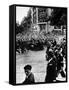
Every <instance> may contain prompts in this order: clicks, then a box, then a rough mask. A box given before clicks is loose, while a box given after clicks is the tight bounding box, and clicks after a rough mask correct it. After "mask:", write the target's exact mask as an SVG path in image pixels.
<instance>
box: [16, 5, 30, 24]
mask: <svg viewBox="0 0 69 90" xmlns="http://www.w3.org/2000/svg"><path fill="white" fill-rule="evenodd" d="M29 8H30V7H19V6H17V7H16V22H19V24H20V23H21V21H22V19H23V18H24V16H27V13H28V10H29Z"/></svg>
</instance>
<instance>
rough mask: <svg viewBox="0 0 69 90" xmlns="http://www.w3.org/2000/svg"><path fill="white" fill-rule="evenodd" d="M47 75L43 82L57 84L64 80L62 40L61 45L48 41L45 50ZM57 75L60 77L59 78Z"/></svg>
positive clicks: (64, 59)
mask: <svg viewBox="0 0 69 90" xmlns="http://www.w3.org/2000/svg"><path fill="white" fill-rule="evenodd" d="M46 60H47V61H48V65H47V75H46V78H45V82H51V83H52V82H58V81H63V78H65V79H66V40H64V39H63V43H60V44H57V42H56V41H55V40H54V41H50V42H49V44H48V46H47V50H46ZM59 74H60V75H61V77H62V80H61V79H58V78H59Z"/></svg>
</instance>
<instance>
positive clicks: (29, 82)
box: [23, 73, 35, 84]
mask: <svg viewBox="0 0 69 90" xmlns="http://www.w3.org/2000/svg"><path fill="white" fill-rule="evenodd" d="M34 83H35V79H34V75H33V73H31V74H30V75H29V76H28V77H27V78H26V79H25V81H24V82H23V84H34Z"/></svg>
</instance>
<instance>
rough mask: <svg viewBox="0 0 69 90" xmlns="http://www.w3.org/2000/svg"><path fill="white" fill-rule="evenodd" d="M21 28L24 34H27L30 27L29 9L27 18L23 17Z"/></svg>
mask: <svg viewBox="0 0 69 90" xmlns="http://www.w3.org/2000/svg"><path fill="white" fill-rule="evenodd" d="M21 27H22V28H23V31H24V32H27V31H28V30H29V29H30V27H31V9H29V11H28V14H27V17H24V18H23V20H22V22H21Z"/></svg>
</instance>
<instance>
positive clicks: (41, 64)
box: [16, 49, 47, 83]
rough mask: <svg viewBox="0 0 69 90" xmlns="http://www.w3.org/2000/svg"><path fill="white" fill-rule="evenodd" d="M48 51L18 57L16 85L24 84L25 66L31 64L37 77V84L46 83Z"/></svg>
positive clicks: (29, 52)
mask: <svg viewBox="0 0 69 90" xmlns="http://www.w3.org/2000/svg"><path fill="white" fill-rule="evenodd" d="M45 52H46V49H44V50H42V51H28V52H27V53H25V54H20V55H16V83H22V82H23V81H24V79H25V73H24V69H23V68H24V66H25V65H27V64H30V65H31V66H32V72H33V74H34V77H35V82H44V80H45V76H46V67H47V61H46V59H45Z"/></svg>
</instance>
